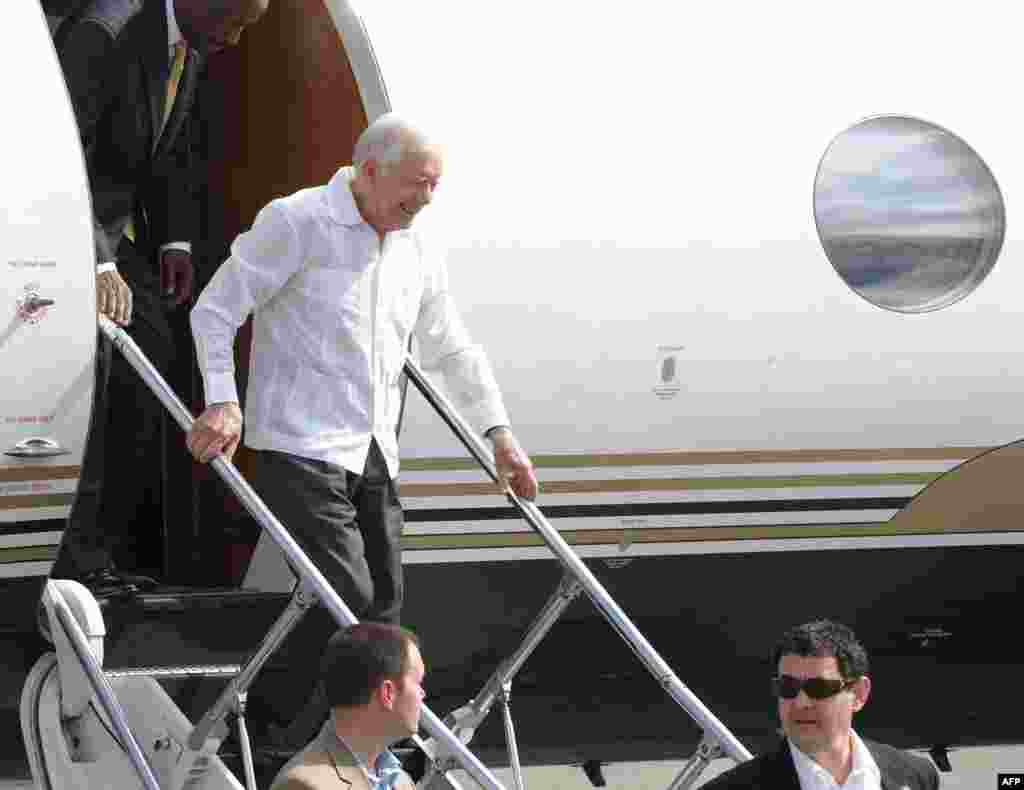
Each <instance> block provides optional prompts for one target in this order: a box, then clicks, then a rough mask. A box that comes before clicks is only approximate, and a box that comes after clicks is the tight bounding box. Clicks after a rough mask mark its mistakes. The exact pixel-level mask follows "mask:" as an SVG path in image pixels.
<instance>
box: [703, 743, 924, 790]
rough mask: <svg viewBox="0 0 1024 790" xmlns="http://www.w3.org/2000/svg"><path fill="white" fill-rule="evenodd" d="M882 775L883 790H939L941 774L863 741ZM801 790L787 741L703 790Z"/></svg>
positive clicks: (918, 760) (912, 758)
mask: <svg viewBox="0 0 1024 790" xmlns="http://www.w3.org/2000/svg"><path fill="white" fill-rule="evenodd" d="M864 745H865V746H867V747H868V751H869V752H871V756H872V757H874V758H875V762H876V763H878V770H879V771H880V772H881V774H882V790H904V788H907V790H938V787H939V774H938V772H937V771H936V770H935V766H934V765H932V763H931V762H930V761H929V760H925V759H924V758H922V757H918V756H917V755H915V754H909V753H908V752H904V751H901V750H900V749H894V748H893V747H892V746H886V745H885V744H883V743H875V742H873V741H868V740H864ZM741 788H742V790H800V779H799V778H798V776H797V773H796V766H795V765H793V755H792V754H790V751H789V743H788V742H787V741H786V740H783V741H781V742H780V744H779V746H778V748H777V749H776V750H775V751H773V752H769V753H768V754H763V755H761V756H760V757H755V758H754V759H753V760H748V761H747V762H745V763H740V764H739V765H737V766H736V767H735V768H731V769H730V770H728V771H726V772H725V773H724V774H721V775H719V776H717V777H715V778H714V779H712V780H711V781H710V782H708V783H707V784H705V785H702V786H701V790H741Z"/></svg>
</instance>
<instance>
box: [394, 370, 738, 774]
mask: <svg viewBox="0 0 1024 790" xmlns="http://www.w3.org/2000/svg"><path fill="white" fill-rule="evenodd" d="M404 367H405V373H406V375H408V377H409V378H410V379H411V380H412V382H413V384H415V385H416V388H417V389H418V390H419V391H420V392H421V393H422V394H423V397H424V398H426V399H427V402H428V403H429V404H430V405H431V406H433V407H434V409H435V411H437V413H438V414H439V415H440V417H441V419H443V420H444V421H445V422H446V423H447V424H448V427H450V428H451V429H452V431H453V432H454V433H455V435H456V436H457V437H458V438H459V440H460V441H461V442H462V443H463V445H465V447H466V449H467V450H469V452H470V454H471V455H472V456H473V457H474V458H475V459H476V461H477V463H479V464H480V466H481V467H483V469H484V471H485V472H486V473H487V474H488V476H489V477H490V478H491V480H493V481H494V482H495V483H497V484H499V485H502V486H503V488H505V496H506V497H507V498H508V500H509V502H511V503H512V504H513V505H514V506H515V507H516V508H518V510H519V512H520V514H521V515H522V516H523V518H524V519H526V521H527V522H529V524H530V526H531V527H533V529H534V530H535V531H536V532H537V533H538V534H539V535H540V536H541V537H542V538H543V539H544V542H545V543H546V544H547V545H548V548H550V549H551V551H552V552H554V554H555V556H556V557H557V558H558V560H559V561H560V562H561V563H562V565H563V567H564V568H565V569H566V570H567V571H568V572H569V573H570V574H572V576H573V577H574V578H575V579H576V580H577V581H579V583H580V584H581V585H582V586H583V589H584V591H585V592H586V593H587V595H588V596H589V597H590V600H591V601H593V602H594V605H595V606H597V608H598V609H599V610H600V611H601V613H602V614H603V615H604V617H605V619H606V620H607V621H608V622H609V624H610V625H611V626H612V628H614V629H615V630H616V631H617V632H618V633H619V635H620V636H621V637H622V638H623V640H625V642H626V643H627V644H628V645H629V646H630V648H631V649H632V650H633V652H634V653H635V654H636V656H637V657H638V658H639V659H640V660H641V661H642V662H643V664H644V665H645V666H646V667H647V669H648V670H649V671H650V673H651V674H652V675H653V676H654V678H655V680H657V681H658V682H659V683H660V684H661V685H662V686H663V687H664V688H665V690H666V691H667V692H668V693H669V695H670V696H671V697H672V699H674V700H675V701H676V703H677V704H679V706H680V707H682V708H683V710H685V711H686V712H687V713H688V714H690V716H691V717H692V718H693V719H694V721H696V722H697V724H698V725H699V726H700V728H701V729H702V730H703V731H704V732H705V733H710V734H711V735H712V736H713V737H714V738H715V740H716V741H718V743H719V744H720V745H721V748H722V750H723V752H724V753H725V754H726V755H727V756H728V757H731V758H732V759H733V760H735V761H736V762H744V761H746V760H749V759H751V757H752V755H751V753H750V752H749V751H747V749H746V748H745V747H744V746H743V744H742V743H740V742H739V740H738V739H737V738H736V737H735V736H734V735H733V734H732V733H731V732H730V731H729V730H728V729H727V728H726V726H725V725H724V724H722V722H721V721H719V720H718V718H716V717H715V715H714V714H713V713H712V712H711V711H710V710H708V709H707V707H705V705H704V703H702V702H701V701H700V700H699V699H698V698H697V697H696V695H694V693H693V692H692V691H690V690H689V689H688V688H687V687H686V686H685V685H684V684H683V682H682V681H681V680H679V678H678V677H677V676H676V674H675V673H674V672H673V671H672V668H671V667H670V666H669V665H668V664H667V663H666V662H665V660H664V659H663V658H662V657H661V656H660V655H659V654H658V652H657V651H656V650H655V649H654V647H652V646H651V644H650V642H648V641H647V639H646V638H645V637H644V635H643V634H642V633H640V631H639V629H638V628H637V627H636V626H635V625H633V622H632V621H631V620H630V619H629V618H628V617H627V616H626V613H625V612H623V611H622V609H621V608H620V607H619V605H618V604H617V603H616V602H615V600H614V599H613V598H612V597H611V595H610V594H609V593H608V591H607V590H606V589H605V588H604V586H603V585H602V584H601V583H600V582H599V581H598V580H597V578H596V577H595V576H594V575H593V574H592V573H591V572H590V569H589V568H587V566H586V565H585V564H584V563H583V560H581V559H580V557H579V555H577V554H576V552H575V551H573V550H572V548H571V547H570V546H569V544H568V543H566V542H565V540H564V539H563V538H562V536H561V535H560V534H559V532H558V530H556V529H555V528H554V527H552V526H551V524H550V523H548V521H547V519H546V518H545V517H544V515H543V514H542V513H541V512H540V510H539V509H538V508H537V506H536V505H535V504H534V503H533V502H530V501H528V500H526V499H523V498H521V497H519V496H517V495H516V494H515V493H514V492H513V491H510V490H508V489H507V487H505V486H504V485H503V483H502V481H501V480H500V479H499V477H498V472H497V469H496V467H495V465H494V458H493V455H492V453H491V451H490V450H489V449H488V448H487V446H486V445H485V444H484V442H483V440H482V439H481V438H480V437H478V436H477V435H476V432H475V431H473V430H472V429H471V428H470V427H469V426H468V425H467V424H466V422H465V421H464V420H463V419H462V417H460V416H459V414H458V412H457V411H456V410H455V408H454V407H453V406H452V404H451V403H449V401H448V399H447V398H446V397H445V396H444V395H443V394H442V393H441V392H440V391H439V390H438V389H437V388H436V387H434V385H433V384H431V383H430V381H429V380H428V379H427V377H426V376H425V375H424V373H423V371H421V370H420V368H419V366H418V365H417V364H416V363H415V362H414V361H413V359H412V358H411V357H410V356H408V355H407V356H406V359H405V366H404Z"/></svg>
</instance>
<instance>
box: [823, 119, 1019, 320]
mask: <svg viewBox="0 0 1024 790" xmlns="http://www.w3.org/2000/svg"><path fill="white" fill-rule="evenodd" d="M814 220H815V223H816V224H817V226H818V235H819V237H820V238H821V243H822V246H824V248H825V254H826V255H827V256H828V259H829V261H831V263H832V265H833V266H834V267H835V269H836V271H837V272H838V273H839V276H840V277H842V278H843V280H844V281H845V282H846V284H847V285H848V286H850V288H852V289H853V290H854V291H856V292H857V293H858V294H860V295H861V296H862V297H864V298H865V299H867V300H868V301H869V302H871V303H872V304H874V305H877V306H878V307H884V308H886V309H888V310H896V311H899V312H905V313H919V312H925V311H927V310H938V309H939V308H941V307H946V306H947V305H950V304H953V303H954V302H956V301H958V300H960V299H962V298H963V297H965V296H967V294H969V293H970V292H971V291H973V290H974V289H975V288H976V287H977V286H978V284H979V283H981V281H982V280H983V279H985V275H987V274H988V273H989V271H990V270H991V269H992V266H993V265H994V264H995V262H996V258H997V257H998V255H999V250H1000V248H1001V247H1002V244H1003V235H1004V231H1005V227H1006V210H1005V207H1004V205H1003V198H1002V195H1001V194H1000V192H999V186H998V184H996V180H995V178H993V176H992V172H991V171H990V170H989V169H988V166H987V165H986V164H985V163H984V162H983V161H982V160H981V157H980V156H978V155H977V154H976V153H975V152H974V150H973V149H972V148H971V147H970V146H969V145H967V143H965V142H964V141H963V140H961V139H960V138H959V137H957V136H956V135H955V134H953V133H951V132H949V131H947V130H945V129H943V128H941V127H938V126H935V125H934V124H931V123H928V122H927V121H922V120H918V119H916V118H908V117H903V116H882V117H878V118H869V119H868V120H866V121H862V122H860V123H858V124H856V125H854V126H852V127H851V128H849V129H847V130H846V131H845V132H843V133H842V134H840V135H839V136H838V137H836V138H835V139H834V140H833V141H832V143H831V144H830V145H829V147H828V149H827V150H826V151H825V155H824V156H823V157H822V160H821V164H820V165H819V166H818V174H817V177H816V178H815V182H814Z"/></svg>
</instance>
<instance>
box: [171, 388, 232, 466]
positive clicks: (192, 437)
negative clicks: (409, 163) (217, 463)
mask: <svg viewBox="0 0 1024 790" xmlns="http://www.w3.org/2000/svg"><path fill="white" fill-rule="evenodd" d="M241 438H242V410H241V409H240V408H239V407H238V404H237V403H235V402H234V401H228V402H226V403H213V404H211V405H209V406H207V407H206V411H204V412H203V413H202V414H200V415H199V417H197V418H196V421H195V422H194V423H193V424H192V430H191V431H189V434H188V438H186V439H185V446H186V447H188V451H189V452H190V453H192V457H193V458H195V459H196V460H197V461H199V462H201V463H204V464H205V463H207V462H208V461H210V460H212V459H213V458H215V457H216V456H218V455H223V456H224V460H225V461H228V462H230V461H231V458H232V456H234V454H235V450H236V449H237V448H238V441H239V439H241Z"/></svg>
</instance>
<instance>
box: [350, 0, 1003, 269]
mask: <svg viewBox="0 0 1024 790" xmlns="http://www.w3.org/2000/svg"><path fill="white" fill-rule="evenodd" d="M982 5H983V6H984V5H985V3H984V2H983V3H982ZM876 6H877V8H876ZM355 7H356V10H357V12H358V13H359V14H360V15H361V16H362V17H363V19H364V21H365V24H366V27H367V30H368V32H369V34H370V38H371V40H372V42H373V46H374V49H375V51H376V53H377V56H378V59H379V61H380V64H381V69H382V72H383V76H384V80H385V82H386V84H387V87H388V91H389V94H390V96H391V100H392V104H393V107H394V109H395V110H396V111H398V112H401V113H402V114H404V115H407V116H408V117H410V118H411V119H413V120H416V121H419V122H420V123H421V124H422V125H423V126H425V127H427V128H428V130H430V131H432V132H435V133H436V134H437V135H438V136H440V137H441V138H443V139H444V140H446V141H447V142H448V144H449V153H448V167H447V173H446V176H445V179H444V183H443V188H442V189H441V190H440V191H439V193H438V195H437V201H436V203H435V205H434V206H433V207H432V208H431V210H430V212H429V213H430V216H428V215H424V216H423V217H421V219H422V220H423V224H425V225H426V224H428V223H429V224H430V225H434V226H437V227H440V228H441V230H442V232H443V233H444V235H445V238H446V242H447V243H448V244H449V245H450V246H452V247H474V246H523V247H551V246H558V245H559V242H560V241H563V240H565V241H576V242H580V241H586V242H588V243H594V244H596V245H600V244H601V243H602V242H605V243H611V244H614V245H615V246H618V247H620V248H636V247H640V248H655V249H672V248H679V247H680V246H684V245H685V243H686V242H687V241H688V240H702V241H711V242H713V243H716V244H720V243H722V242H723V241H724V240H727V241H728V244H730V245H738V246H742V247H747V248H749V247H751V246H756V245H758V244H759V243H760V242H761V241H763V240H766V239H774V240H814V239H815V237H816V233H815V230H814V222H813V213H812V208H811V195H812V190H813V183H814V177H815V172H816V169H817V165H818V162H819V160H820V158H821V156H822V154H823V153H824V151H825V148H826V147H827V146H828V144H829V142H830V141H831V140H832V138H833V137H834V136H835V135H836V134H838V133H839V132H841V131H843V130H844V129H846V128H847V127H849V126H850V125H852V124H854V123H856V122H857V121H859V120H861V119H863V118H865V117H869V116H872V115H877V114H886V113H894V112H895V113H904V114H909V115H915V116H918V117H921V118H924V119H926V120H930V121H932V122H934V123H937V124H940V125H942V126H945V127H946V128H949V129H950V130H952V131H954V132H955V133H957V134H959V135H961V136H962V137H964V138H965V139H966V140H967V141H968V142H969V143H970V144H971V145H972V146H974V147H975V149H976V150H978V151H979V152H980V153H981V154H982V156H983V157H985V158H986V160H987V161H988V163H989V165H990V166H991V167H992V169H993V171H994V172H995V174H996V177H997V179H998V180H999V182H1000V186H1001V187H1003V189H1004V194H1005V193H1006V191H1007V187H1008V186H1009V181H1008V179H1009V177H1010V172H1011V171H1013V170H1015V169H1016V168H1015V167H1014V166H1013V163H1014V162H1015V159H1016V148H1017V145H1018V143H1017V136H1016V133H1015V132H1013V131H1011V128H1012V125H1006V126H1005V127H1001V126H1000V125H999V124H997V123H994V122H993V121H992V118H993V115H992V113H993V111H994V110H995V109H997V108H999V107H1005V106H1006V101H1005V96H1004V95H1003V91H1004V87H1002V85H1003V83H1002V82H1001V81H1000V80H999V79H994V78H992V76H991V75H998V74H1000V73H1002V74H1004V75H1007V74H1013V73H1016V71H1017V64H1016V63H1015V61H1014V57H1013V53H1014V52H1016V51H1017V50H1018V48H1019V47H1018V45H1017V44H1016V43H1015V42H1014V41H1013V40H1012V31H1013V30H1014V26H1013V25H1001V24H999V23H998V21H997V19H998V14H996V12H995V9H996V8H997V7H996V6H995V5H993V6H992V8H991V9H989V10H988V11H985V10H983V9H980V8H977V7H972V11H971V13H969V14H956V15H948V14H939V13H934V14H933V13H931V12H930V10H929V9H930V6H928V5H927V4H924V3H913V2H912V3H906V4H893V3H892V2H882V0H864V3H862V4H861V5H860V6H858V7H857V10H856V12H855V13H854V12H853V11H852V10H849V11H844V10H843V9H842V8H841V7H838V6H836V7H831V6H830V7H827V8H826V7H814V8H811V7H808V6H806V5H803V4H793V5H791V6H790V5H786V4H782V5H780V4H753V3H746V2H744V3H736V2H721V3H713V4H684V3H666V2H664V0H631V2H629V3H583V2H578V1H575V2H574V1H572V0H543V1H541V0H518V1H517V2H515V3H507V4H500V3H498V4H495V3H466V2H464V0H432V1H431V2H429V3H410V2H401V1H396V0H391V1H390V2H386V1H385V0H356V2H355ZM975 64H977V65H975ZM982 64H984V65H983V66H982ZM424 229H425V230H426V229H427V228H424Z"/></svg>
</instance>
